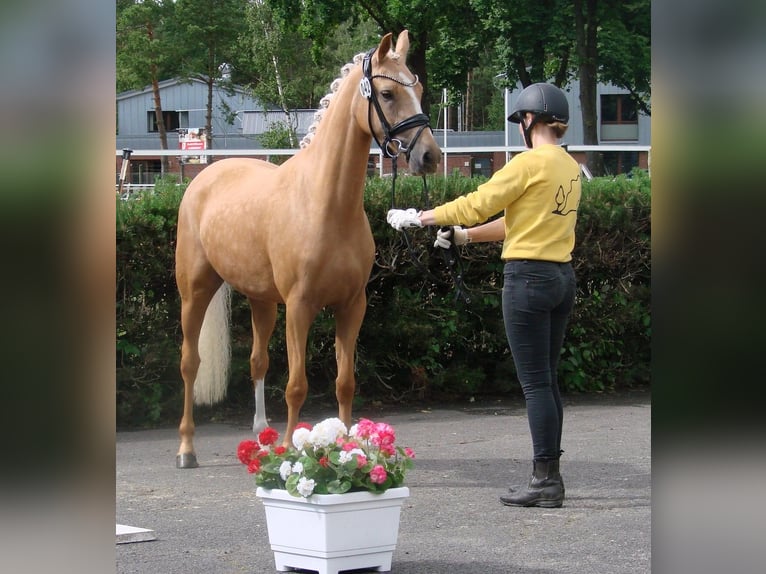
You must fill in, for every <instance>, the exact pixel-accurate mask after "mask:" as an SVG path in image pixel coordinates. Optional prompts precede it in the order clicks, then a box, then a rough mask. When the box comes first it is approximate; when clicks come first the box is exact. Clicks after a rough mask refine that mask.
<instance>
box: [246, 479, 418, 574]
mask: <svg viewBox="0 0 766 574" xmlns="http://www.w3.org/2000/svg"><path fill="white" fill-rule="evenodd" d="M409 495H410V489H409V488H407V487H401V488H390V489H388V490H387V491H386V492H383V493H381V494H371V493H369V492H350V493H346V494H312V495H311V496H310V497H309V498H297V497H294V496H291V495H290V494H289V493H288V492H287V491H286V490H268V489H264V488H261V487H258V490H257V491H256V496H258V497H259V498H260V499H261V500H262V501H263V506H264V508H265V509H266V524H267V526H268V530H269V543H270V544H271V549H272V550H273V551H274V561H275V563H276V568H277V570H278V571H280V572H284V571H287V570H290V569H292V568H302V569H305V570H316V571H317V572H318V573H319V574H338V572H339V571H341V570H354V569H361V568H368V569H377V570H378V571H380V572H388V571H390V570H391V557H392V555H393V553H394V548H395V547H396V539H397V536H398V534H399V513H400V511H401V507H402V503H403V502H404V500H405V499H406V498H408V497H409Z"/></svg>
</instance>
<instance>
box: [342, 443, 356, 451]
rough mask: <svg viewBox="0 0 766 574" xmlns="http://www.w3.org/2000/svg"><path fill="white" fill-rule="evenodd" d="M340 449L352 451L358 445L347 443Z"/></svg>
mask: <svg viewBox="0 0 766 574" xmlns="http://www.w3.org/2000/svg"><path fill="white" fill-rule="evenodd" d="M341 448H343V450H345V451H346V452H348V451H350V450H354V449H355V448H359V445H358V444H357V443H355V442H354V441H349V442H347V443H345V444H344V445H343V446H342V447H341Z"/></svg>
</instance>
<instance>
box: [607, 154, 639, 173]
mask: <svg viewBox="0 0 766 574" xmlns="http://www.w3.org/2000/svg"><path fill="white" fill-rule="evenodd" d="M603 157H604V172H605V173H606V174H607V175H618V174H621V173H630V172H631V171H632V170H633V168H634V167H638V152H637V151H605V152H604V154H603Z"/></svg>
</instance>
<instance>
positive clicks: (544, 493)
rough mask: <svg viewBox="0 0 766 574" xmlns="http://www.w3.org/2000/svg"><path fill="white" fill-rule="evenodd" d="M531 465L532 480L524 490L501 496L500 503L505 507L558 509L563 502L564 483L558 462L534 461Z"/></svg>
mask: <svg viewBox="0 0 766 574" xmlns="http://www.w3.org/2000/svg"><path fill="white" fill-rule="evenodd" d="M532 464H533V470H532V478H531V479H530V480H529V484H528V485H527V486H526V488H523V489H520V490H519V491H514V492H511V493H510V494H507V495H506V496H501V497H500V502H502V503H503V504H505V505H506V506H540V507H543V508H558V507H560V506H561V505H562V504H563V502H564V481H563V480H562V479H561V474H560V472H559V461H558V460H535V461H533V462H532Z"/></svg>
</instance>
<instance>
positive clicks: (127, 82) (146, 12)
mask: <svg viewBox="0 0 766 574" xmlns="http://www.w3.org/2000/svg"><path fill="white" fill-rule="evenodd" d="M173 10H174V4H173V2H169V1H164V2H163V0H144V1H137V0H120V1H118V2H117V57H116V63H117V66H116V69H117V91H118V92H121V91H125V90H131V89H141V88H143V87H145V86H147V85H150V86H151V87H152V95H153V97H154V116H155V118H156V121H157V131H158V132H159V136H160V149H168V136H167V130H166V128H165V119H164V117H163V113H162V99H161V97H160V87H159V82H160V80H161V79H162V78H163V76H165V77H167V76H171V75H173V74H174V73H175V70H176V66H175V62H176V60H175V59H174V58H173V52H174V50H173V45H174V44H173V43H172V42H170V41H168V40H169V38H168V34H167V23H168V21H169V19H171V18H172V14H173ZM168 171H169V169H168V158H167V156H163V157H162V173H167V172H168Z"/></svg>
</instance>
